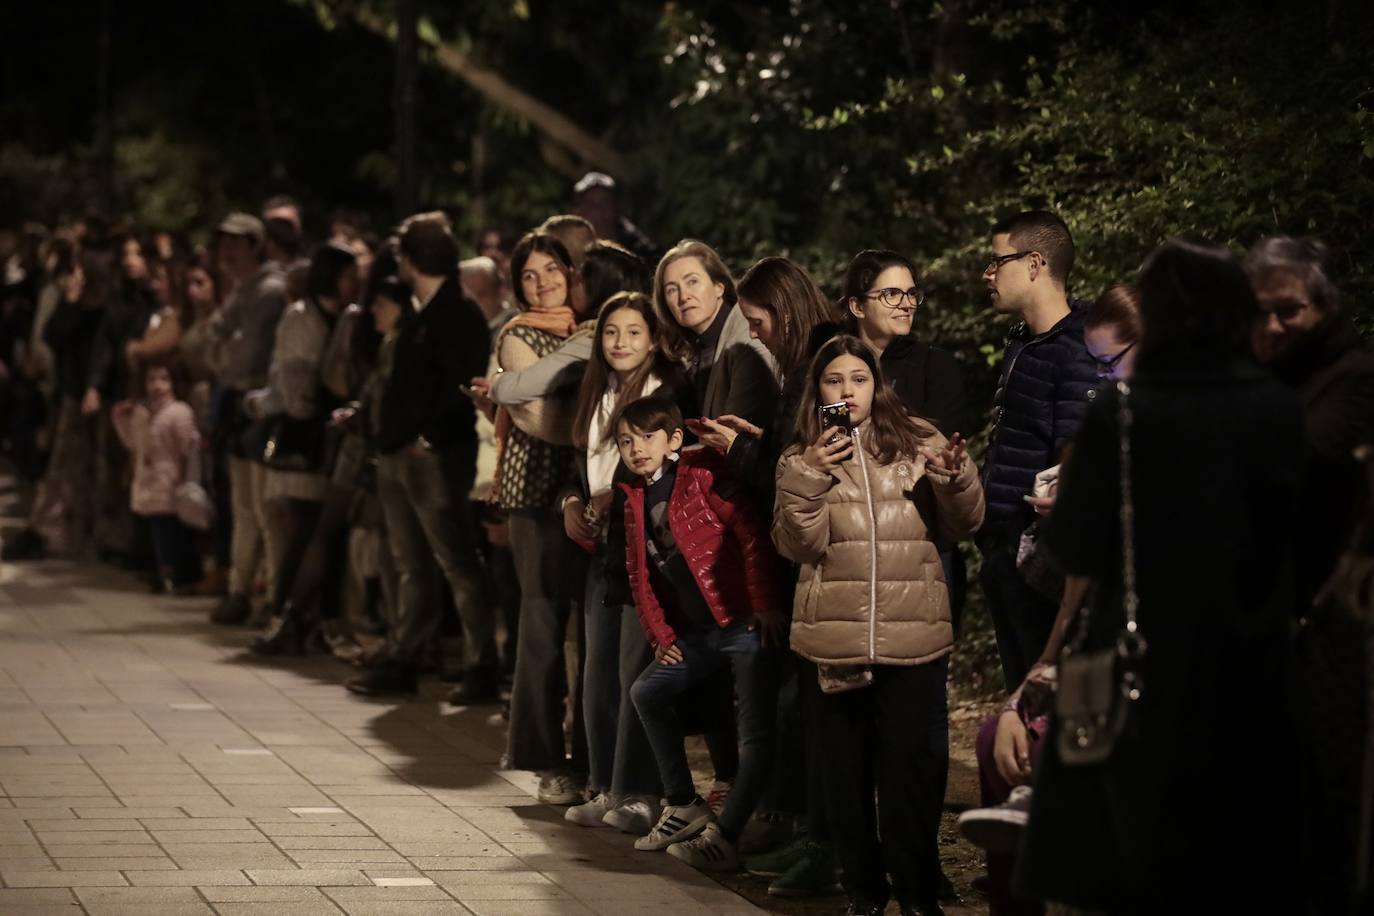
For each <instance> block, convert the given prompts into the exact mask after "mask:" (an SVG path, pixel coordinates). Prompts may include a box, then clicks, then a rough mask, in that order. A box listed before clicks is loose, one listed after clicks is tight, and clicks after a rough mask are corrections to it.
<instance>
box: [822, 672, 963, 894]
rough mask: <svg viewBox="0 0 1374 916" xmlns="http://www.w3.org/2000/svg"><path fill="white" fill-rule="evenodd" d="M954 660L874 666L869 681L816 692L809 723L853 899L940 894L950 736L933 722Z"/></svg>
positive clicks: (943, 706)
mask: <svg viewBox="0 0 1374 916" xmlns="http://www.w3.org/2000/svg"><path fill="white" fill-rule="evenodd" d="M948 667H949V664H948V657H945V658H941V659H939V660H938V661H934V662H930V663H928V664H924V665H910V666H905V665H877V666H874V669H873V683H872V684H870V685H869V686H867V687H864V688H861V689H858V690H852V691H849V692H847V693H837V694H824V693H821V692H820V691H819V690H816V691H815V692H814V693H810V694H809V697H810V700H811V703H810V706H811V708H810V710H809V716H808V718H809V720H810V721H809V722H808V725H810V726H811V727H812V728H813V729H814V733H815V737H816V740H817V741H818V742H819V743H820V744H821V746H823V747H825V749H826V752H825V754H824V755H823V756H822V757H821V759H820V761H819V762H820V766H821V770H822V778H823V779H824V784H825V800H826V811H827V813H828V814H829V816H830V832H831V836H832V838H833V842H834V845H835V852H836V854H837V857H838V859H839V862H840V869H841V872H842V883H843V884H844V889H845V892H846V893H847V894H849V895H850V896H851V897H857V898H860V899H862V900H866V901H868V902H871V903H874V904H877V905H880V906H881V905H884V904H886V902H887V901H888V900H889V899H890V898H891V897H894V896H895V897H896V898H897V899H898V900H899V901H902V902H904V903H930V902H933V901H935V900H936V899H937V897H938V894H939V882H940V849H939V832H940V812H941V809H942V807H943V805H944V786H945V781H946V777H947V774H948V770H949V737H948V732H947V731H942V730H941V729H937V728H932V727H931V723H932V722H933V721H934V720H935V719H936V718H938V717H945V716H947V715H948V706H947V703H946V697H945V676H946V673H947V670H948ZM875 792H876V795H877V803H876V805H875V803H874V795H875ZM889 876H890V878H891V883H890V884H889Z"/></svg>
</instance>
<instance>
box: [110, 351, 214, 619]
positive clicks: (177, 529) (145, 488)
mask: <svg viewBox="0 0 1374 916" xmlns="http://www.w3.org/2000/svg"><path fill="white" fill-rule="evenodd" d="M142 376H143V394H144V397H143V399H142V400H140V401H121V402H119V403H118V404H116V405H115V406H114V410H113V415H112V418H113V420H114V428H115V432H116V433H117V434H118V435H119V441H121V442H123V443H124V447H125V448H127V449H128V450H129V451H130V452H132V453H133V470H134V481H133V487H132V488H131V491H130V495H129V503H130V508H132V509H133V511H134V514H135V515H138V516H141V517H143V518H145V519H147V520H148V525H149V527H150V528H151V529H152V536H153V556H154V557H155V558H156V561H157V576H158V581H159V582H160V583H161V585H162V589H163V591H166V592H174V591H176V590H177V589H178V588H182V587H185V586H188V585H190V584H192V583H194V582H195V581H196V580H197V579H199V578H200V564H199V562H198V560H197V556H196V552H195V549H194V547H193V544H194V536H193V534H192V532H191V530H190V529H189V528H187V527H186V525H184V524H183V523H182V522H181V520H180V519H178V518H177V515H176V490H177V487H179V486H180V485H181V484H182V483H184V482H185V481H187V480H189V479H193V477H195V476H198V474H197V473H196V471H195V469H196V468H198V467H199V464H200V460H199V455H200V433H199V432H198V431H197V430H196V421H195V415H194V414H193V413H192V411H191V407H190V405H188V404H187V403H186V402H185V401H179V400H177V397H176V391H175V388H174V385H173V382H172V367H171V364H170V363H169V362H166V361H162V360H149V361H147V362H146V363H144V365H143V368H142Z"/></svg>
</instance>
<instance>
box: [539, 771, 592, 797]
mask: <svg viewBox="0 0 1374 916" xmlns="http://www.w3.org/2000/svg"><path fill="white" fill-rule="evenodd" d="M537 797H538V799H539V800H540V801H541V802H543V803H544V804H546V805H576V804H579V803H580V802H584V801H586V800H587V790H586V780H582V779H578V778H577V777H576V776H573V775H572V774H571V773H541V774H540V776H539V792H538V796H537Z"/></svg>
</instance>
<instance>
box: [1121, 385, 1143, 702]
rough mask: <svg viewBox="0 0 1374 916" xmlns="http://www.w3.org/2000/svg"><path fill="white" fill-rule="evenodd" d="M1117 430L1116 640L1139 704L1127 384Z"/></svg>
mask: <svg viewBox="0 0 1374 916" xmlns="http://www.w3.org/2000/svg"><path fill="white" fill-rule="evenodd" d="M1116 391H1117V394H1118V395H1119V397H1118V399H1117V426H1118V427H1119V433H1120V449H1121V585H1122V589H1123V590H1124V592H1125V598H1124V601H1123V604H1124V605H1125V610H1126V626H1125V628H1124V629H1123V630H1122V631H1121V635H1120V636H1118V637H1117V640H1116V652H1117V655H1118V656H1120V658H1121V662H1122V665H1121V693H1122V695H1123V696H1124V697H1125V698H1126V699H1127V700H1138V699H1140V697H1141V694H1142V693H1143V692H1144V688H1145V680H1144V676H1143V674H1142V673H1141V670H1140V668H1141V664H1140V663H1141V661H1142V660H1143V659H1144V657H1145V648H1146V644H1145V637H1144V636H1142V635H1141V633H1140V624H1139V623H1138V621H1137V620H1136V614H1137V612H1138V611H1139V610H1140V596H1139V595H1138V594H1137V593H1136V582H1135V496H1134V493H1133V492H1132V488H1131V426H1132V424H1133V422H1134V419H1135V418H1134V415H1133V414H1132V412H1131V397H1130V395H1131V386H1130V384H1128V383H1127V382H1126V381H1124V380H1123V381H1119V382H1117V383H1116Z"/></svg>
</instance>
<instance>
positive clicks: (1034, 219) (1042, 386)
mask: <svg viewBox="0 0 1374 916" xmlns="http://www.w3.org/2000/svg"><path fill="white" fill-rule="evenodd" d="M1073 260H1074V247H1073V236H1072V235H1071V234H1070V233H1069V228H1068V226H1066V225H1065V224H1064V221H1063V220H1062V219H1060V218H1059V217H1058V216H1056V215H1055V214H1053V213H1050V212H1047V211H1045V210H1032V211H1029V212H1026V213H1020V214H1017V215H1016V216H1013V217H1010V218H1008V219H1004V220H1002V221H1001V222H999V223H998V224H997V225H996V226H994V227H993V230H992V258H991V259H990V260H989V262H988V265H987V267H986V268H985V269H984V270H983V280H984V282H985V283H987V285H988V292H989V294H990V296H991V299H992V307H993V308H994V309H996V310H997V311H998V312H1001V313H1003V314H1008V315H1013V316H1015V317H1016V318H1018V319H1020V320H1019V321H1018V322H1017V324H1016V325H1015V326H1014V327H1013V328H1012V330H1011V333H1010V334H1008V335H1007V345H1006V350H1005V351H1004V353H1003V359H1002V374H1001V378H1000V380H999V382H998V385H997V393H996V396H995V398H994V409H993V425H992V433H991V436H990V438H989V443H988V450H987V454H986V456H985V458H984V464H983V489H984V492H985V493H986V497H987V517H986V520H985V521H984V523H983V528H982V530H981V531H980V532H979V533H978V538H977V542H978V547H979V549H980V550H981V551H982V554H983V569H982V573H981V575H980V577H979V578H980V581H981V582H982V584H983V591H984V594H986V596H987V599H988V610H989V612H990V614H991V616H992V622H993V627H994V629H995V630H996V633H997V649H998V653H999V654H1000V655H1001V659H1002V673H1003V675H1004V677H1005V678H1006V682H1007V689H1008V690H1015V689H1016V688H1017V687H1018V686H1020V684H1021V681H1022V680H1024V678H1025V676H1026V673H1027V672H1028V671H1029V670H1030V667H1031V666H1032V665H1033V664H1034V663H1035V661H1036V659H1037V658H1039V656H1040V653H1041V651H1043V650H1044V648H1045V643H1046V642H1047V641H1048V639H1049V635H1050V630H1051V628H1052V627H1053V624H1054V617H1055V614H1056V612H1057V611H1058V602H1057V601H1054V600H1052V599H1050V598H1047V597H1045V596H1043V595H1041V594H1040V593H1039V592H1037V591H1035V590H1034V589H1032V588H1031V587H1030V585H1028V584H1027V583H1026V581H1025V579H1023V578H1022V576H1021V574H1020V572H1019V571H1018V570H1017V567H1016V551H1017V546H1018V545H1019V543H1020V539H1021V534H1022V532H1024V531H1025V530H1026V528H1027V527H1028V526H1029V525H1030V524H1031V522H1032V521H1034V519H1035V513H1034V511H1033V510H1032V509H1031V507H1030V506H1029V505H1028V504H1027V502H1026V499H1027V497H1029V496H1030V494H1031V489H1032V488H1033V487H1034V485H1035V475H1036V474H1038V473H1039V472H1040V471H1043V470H1045V469H1046V468H1049V467H1053V466H1054V465H1056V464H1058V463H1059V461H1060V457H1061V450H1062V449H1063V446H1064V445H1065V444H1066V443H1067V442H1068V441H1069V440H1071V439H1072V438H1073V437H1074V435H1075V434H1076V433H1077V432H1078V427H1079V424H1080V423H1082V421H1083V416H1084V414H1085V413H1086V412H1087V409H1088V404H1089V403H1090V402H1091V400H1092V398H1093V396H1094V394H1095V393H1096V389H1097V386H1098V384H1099V379H1098V372H1097V363H1096V362H1095V361H1094V360H1093V358H1092V355H1091V354H1090V353H1089V352H1088V349H1087V347H1086V346H1085V344H1084V341H1083V323H1084V318H1085V315H1086V310H1087V303H1086V302H1070V300H1069V296H1068V292H1067V288H1068V279H1069V273H1070V271H1072V269H1073Z"/></svg>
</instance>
